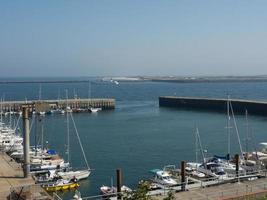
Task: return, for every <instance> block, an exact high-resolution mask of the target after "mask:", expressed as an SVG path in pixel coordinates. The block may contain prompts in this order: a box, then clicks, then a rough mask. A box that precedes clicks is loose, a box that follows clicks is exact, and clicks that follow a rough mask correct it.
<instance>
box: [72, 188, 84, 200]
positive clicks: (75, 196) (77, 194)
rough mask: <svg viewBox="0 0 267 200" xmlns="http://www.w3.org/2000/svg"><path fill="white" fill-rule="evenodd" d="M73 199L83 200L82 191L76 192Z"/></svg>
mask: <svg viewBox="0 0 267 200" xmlns="http://www.w3.org/2000/svg"><path fill="white" fill-rule="evenodd" d="M73 199H76V200H82V196H81V193H80V191H78V190H76V191H75V194H74V196H73Z"/></svg>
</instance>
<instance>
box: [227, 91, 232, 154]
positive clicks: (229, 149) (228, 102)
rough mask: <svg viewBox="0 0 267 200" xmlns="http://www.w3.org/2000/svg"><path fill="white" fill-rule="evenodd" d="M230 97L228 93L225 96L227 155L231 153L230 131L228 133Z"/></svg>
mask: <svg viewBox="0 0 267 200" xmlns="http://www.w3.org/2000/svg"><path fill="white" fill-rule="evenodd" d="M229 104H230V99H229V95H228V96H227V136H228V150H227V152H228V155H230V153H231V133H230V106H229Z"/></svg>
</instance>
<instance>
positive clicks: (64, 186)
mask: <svg viewBox="0 0 267 200" xmlns="http://www.w3.org/2000/svg"><path fill="white" fill-rule="evenodd" d="M79 186H80V185H79V183H75V182H67V183H66V182H57V183H53V184H49V185H43V188H44V189H45V190H46V191H47V192H55V191H59V190H61V191H64V190H70V189H75V188H77V187H79Z"/></svg>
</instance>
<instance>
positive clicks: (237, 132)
mask: <svg viewBox="0 0 267 200" xmlns="http://www.w3.org/2000/svg"><path fill="white" fill-rule="evenodd" d="M230 109H231V113H232V116H233V121H234V125H235V131H236V136H237V140H238V144H239V149H240V152H241V155H240V156H241V159H242V160H244V155H243V149H242V145H241V141H240V137H239V131H238V128H237V124H236V120H235V115H234V110H233V106H232V103H231V102H230Z"/></svg>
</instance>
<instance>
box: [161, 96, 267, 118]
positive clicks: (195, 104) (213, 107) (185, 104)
mask: <svg viewBox="0 0 267 200" xmlns="http://www.w3.org/2000/svg"><path fill="white" fill-rule="evenodd" d="M227 101H230V102H231V104H232V107H233V110H234V112H235V113H239V114H244V113H245V111H246V110H247V111H248V113H249V114H255V115H267V101H256V100H243V99H218V98H201V97H176V96H161V97H159V106H160V107H171V108H177V109H187V110H203V111H215V112H226V109H227Z"/></svg>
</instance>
